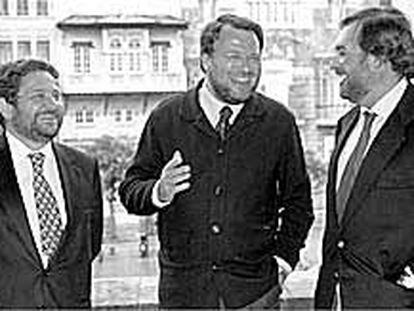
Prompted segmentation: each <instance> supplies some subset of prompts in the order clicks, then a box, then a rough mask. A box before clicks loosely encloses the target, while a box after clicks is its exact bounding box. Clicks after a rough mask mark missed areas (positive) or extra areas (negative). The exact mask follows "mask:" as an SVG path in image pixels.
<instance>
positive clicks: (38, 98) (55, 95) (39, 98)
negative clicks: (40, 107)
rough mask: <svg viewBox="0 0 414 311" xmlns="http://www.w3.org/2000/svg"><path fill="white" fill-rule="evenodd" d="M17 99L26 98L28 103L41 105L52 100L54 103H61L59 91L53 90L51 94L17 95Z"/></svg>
mask: <svg viewBox="0 0 414 311" xmlns="http://www.w3.org/2000/svg"><path fill="white" fill-rule="evenodd" d="M17 97H26V98H27V99H29V100H30V101H32V102H34V103H42V102H44V101H45V100H48V99H50V100H53V101H54V102H62V101H63V97H62V93H61V92H60V91H59V90H53V91H51V92H46V91H34V92H31V93H26V94H22V95H19V94H18V95H17Z"/></svg>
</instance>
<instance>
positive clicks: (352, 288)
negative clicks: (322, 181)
mask: <svg viewBox="0 0 414 311" xmlns="http://www.w3.org/2000/svg"><path fill="white" fill-rule="evenodd" d="M335 48H336V52H337V57H336V58H335V60H334V63H333V69H334V70H335V72H336V73H337V74H338V75H340V76H343V80H342V82H341V83H340V95H341V97H342V98H344V99H348V100H350V101H351V102H353V103H355V107H354V108H353V109H351V110H350V111H349V112H348V113H347V114H346V115H345V116H344V117H342V118H341V119H340V120H339V122H338V127H337V134H336V147H335V149H334V151H333V154H332V158H331V163H330V167H329V179H328V187H327V215H326V216H327V217H326V229H325V235H324V240H323V262H322V267H321V270H320V275H319V280H318V284H317V289H316V297H315V301H316V307H317V308H334V307H335V308H338V307H342V308H361V309H367V308H389V309H391V308H407V307H413V306H414V289H413V288H412V271H411V269H410V266H411V263H412V262H413V260H414V239H413V236H414V87H413V86H412V85H411V83H410V82H409V80H408V78H410V77H412V76H413V73H414V46H413V38H412V33H411V25H410V23H409V22H408V20H407V19H406V17H405V16H404V15H403V14H402V13H401V12H400V11H398V10H396V9H393V8H370V9H365V10H363V11H360V12H357V13H355V14H354V15H351V16H349V17H347V18H345V19H344V20H343V21H342V22H341V25H340V33H339V36H338V39H337V40H336V43H335Z"/></svg>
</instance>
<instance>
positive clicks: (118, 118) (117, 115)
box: [114, 110, 122, 122]
mask: <svg viewBox="0 0 414 311" xmlns="http://www.w3.org/2000/svg"><path fill="white" fill-rule="evenodd" d="M114 115H115V122H121V115H122V112H121V110H115V112H114Z"/></svg>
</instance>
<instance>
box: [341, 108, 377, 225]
mask: <svg viewBox="0 0 414 311" xmlns="http://www.w3.org/2000/svg"><path fill="white" fill-rule="evenodd" d="M375 116H376V114H375V113H370V112H367V111H366V112H364V118H365V120H364V125H363V128H362V133H361V136H360V137H359V140H358V142H357V144H356V146H355V149H354V150H353V151H352V153H351V156H350V157H349V160H348V162H347V164H346V166H345V169H344V172H343V174H342V178H341V182H340V184H339V187H338V190H337V192H336V211H337V213H338V220H339V221H341V220H342V216H343V214H344V211H345V206H346V203H347V201H348V198H349V195H350V193H351V190H352V187H353V185H354V182H355V178H356V177H357V174H358V170H359V167H360V165H361V163H362V160H363V158H364V154H365V149H366V148H367V145H368V142H369V137H370V131H371V126H372V122H373V121H374V118H375Z"/></svg>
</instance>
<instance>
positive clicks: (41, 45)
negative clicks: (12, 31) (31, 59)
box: [36, 40, 50, 61]
mask: <svg viewBox="0 0 414 311" xmlns="http://www.w3.org/2000/svg"><path fill="white" fill-rule="evenodd" d="M36 56H37V57H38V58H41V59H43V60H46V61H48V60H50V44H49V41H47V40H40V41H37V42H36Z"/></svg>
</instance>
